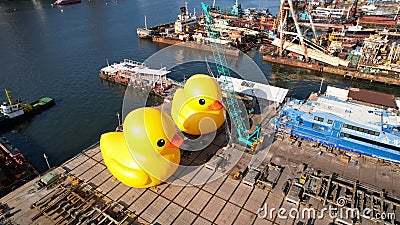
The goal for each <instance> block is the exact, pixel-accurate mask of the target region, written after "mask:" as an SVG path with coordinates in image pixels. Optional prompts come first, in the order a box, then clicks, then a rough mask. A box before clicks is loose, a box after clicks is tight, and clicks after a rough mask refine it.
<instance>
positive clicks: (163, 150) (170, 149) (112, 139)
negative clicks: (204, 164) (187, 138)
mask: <svg viewBox="0 0 400 225" xmlns="http://www.w3.org/2000/svg"><path fill="white" fill-rule="evenodd" d="M182 143H183V140H182V139H181V138H180V137H179V136H178V135H177V133H176V130H175V124H174V122H173V121H172V119H171V117H170V116H169V115H167V114H166V113H164V112H162V111H160V110H158V109H155V108H150V107H144V108H139V109H136V110H134V111H132V112H130V113H129V114H128V116H127V117H126V118H125V121H124V124H123V132H110V133H105V134H103V135H101V138H100V149H101V154H102V156H103V159H104V162H105V164H106V166H107V168H108V170H109V171H110V172H111V174H112V175H114V177H116V178H117V179H118V180H119V181H121V182H122V183H124V184H125V185H128V186H131V187H136V188H147V187H151V186H155V185H158V184H160V183H162V182H163V181H165V180H167V179H168V178H169V177H170V176H171V175H172V174H173V173H174V172H175V171H176V169H177V168H178V165H179V162H180V150H179V148H178V147H179V146H180V145H181V144H182Z"/></svg>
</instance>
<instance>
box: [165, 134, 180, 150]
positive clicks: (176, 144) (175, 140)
mask: <svg viewBox="0 0 400 225" xmlns="http://www.w3.org/2000/svg"><path fill="white" fill-rule="evenodd" d="M182 144H183V139H182V138H181V137H180V136H179V135H178V134H175V135H174V137H173V138H172V140H171V142H170V143H169V145H168V148H179V146H181V145H182Z"/></svg>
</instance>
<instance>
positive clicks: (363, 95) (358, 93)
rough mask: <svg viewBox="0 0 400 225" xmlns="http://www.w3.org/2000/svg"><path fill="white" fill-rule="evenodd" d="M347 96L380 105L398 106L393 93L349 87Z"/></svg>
mask: <svg viewBox="0 0 400 225" xmlns="http://www.w3.org/2000/svg"><path fill="white" fill-rule="evenodd" d="M348 97H349V98H351V99H352V100H356V101H361V102H366V103H371V104H374V105H380V106H385V107H390V108H394V109H395V108H397V107H398V106H397V104H396V99H395V96H394V95H390V94H384V93H380V92H376V91H369V90H364V89H359V88H350V89H349V96H348Z"/></svg>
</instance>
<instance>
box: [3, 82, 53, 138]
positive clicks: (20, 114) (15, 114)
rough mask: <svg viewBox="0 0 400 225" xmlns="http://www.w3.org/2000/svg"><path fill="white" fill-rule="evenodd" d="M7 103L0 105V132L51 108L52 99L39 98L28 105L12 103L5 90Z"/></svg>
mask: <svg viewBox="0 0 400 225" xmlns="http://www.w3.org/2000/svg"><path fill="white" fill-rule="evenodd" d="M5 92H6V96H7V102H3V104H1V105H0V130H1V131H5V130H7V129H9V128H11V127H12V126H13V125H16V124H17V123H18V122H22V121H24V120H25V119H27V118H28V117H30V116H33V115H35V114H37V113H40V112H41V111H43V110H45V109H47V108H49V107H51V106H53V105H54V104H55V102H54V99H52V98H49V97H44V98H41V99H39V100H37V101H34V102H32V103H30V104H27V103H23V102H22V101H21V100H19V99H17V101H15V102H14V101H13V100H12V99H11V97H10V94H9V92H8V90H5Z"/></svg>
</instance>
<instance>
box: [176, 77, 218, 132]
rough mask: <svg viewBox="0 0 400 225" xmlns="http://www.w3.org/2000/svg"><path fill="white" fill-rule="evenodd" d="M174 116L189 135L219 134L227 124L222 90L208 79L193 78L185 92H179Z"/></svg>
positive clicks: (212, 80) (184, 89)
mask: <svg viewBox="0 0 400 225" xmlns="http://www.w3.org/2000/svg"><path fill="white" fill-rule="evenodd" d="M171 115H172V119H173V120H174V122H175V124H176V125H177V126H178V128H179V129H180V130H181V131H183V132H185V133H188V134H193V135H200V134H206V133H210V132H213V131H215V130H216V129H218V128H219V127H221V125H222V124H223V123H224V121H225V108H224V107H223V105H222V93H221V87H220V86H219V85H218V83H217V81H215V79H214V78H212V77H210V76H208V75H205V74H196V75H193V76H191V77H190V78H189V79H188V80H187V81H186V83H185V86H184V88H183V89H182V88H180V89H178V90H176V92H175V94H174V97H173V100H172V107H171Z"/></svg>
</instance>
